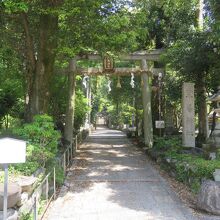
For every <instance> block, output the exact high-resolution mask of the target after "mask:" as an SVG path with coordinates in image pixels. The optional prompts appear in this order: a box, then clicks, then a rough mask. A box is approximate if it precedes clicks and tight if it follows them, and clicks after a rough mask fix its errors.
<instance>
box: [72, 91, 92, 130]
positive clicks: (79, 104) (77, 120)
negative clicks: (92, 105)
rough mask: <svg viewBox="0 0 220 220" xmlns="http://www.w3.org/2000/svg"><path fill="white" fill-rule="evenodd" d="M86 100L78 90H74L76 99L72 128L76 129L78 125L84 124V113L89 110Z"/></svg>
mask: <svg viewBox="0 0 220 220" xmlns="http://www.w3.org/2000/svg"><path fill="white" fill-rule="evenodd" d="M87 102H88V100H87V99H86V98H85V96H84V95H83V92H82V91H80V90H77V91H76V101H75V114H74V128H75V130H78V129H79V128H80V126H82V125H83V124H84V121H85V117H86V113H87V112H88V110H89V107H88V104H87Z"/></svg>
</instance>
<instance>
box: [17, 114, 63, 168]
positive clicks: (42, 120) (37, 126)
mask: <svg viewBox="0 0 220 220" xmlns="http://www.w3.org/2000/svg"><path fill="white" fill-rule="evenodd" d="M13 132H14V134H16V135H17V136H19V137H20V138H22V139H24V140H26V141H27V142H28V146H27V162H28V163H25V164H24V165H20V166H19V167H18V169H20V170H22V169H24V170H25V169H26V168H28V166H30V169H31V168H32V165H33V164H34V165H36V164H38V165H39V166H44V165H45V162H46V161H48V160H49V159H51V158H54V157H55V155H56V153H57V145H58V140H59V138H60V133H59V132H58V131H56V130H54V123H53V120H52V118H51V117H50V116H48V115H36V116H35V117H34V120H33V122H32V123H30V124H25V125H24V126H23V127H21V128H16V129H14V130H13ZM32 163H33V164H32ZM28 169H29V168H28ZM31 170H32V169H31ZM27 172H29V171H27Z"/></svg>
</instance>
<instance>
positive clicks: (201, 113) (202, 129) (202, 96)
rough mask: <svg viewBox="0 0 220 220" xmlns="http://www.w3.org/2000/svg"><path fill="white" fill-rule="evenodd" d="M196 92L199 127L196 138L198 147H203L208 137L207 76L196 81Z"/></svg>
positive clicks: (201, 75) (200, 76)
mask: <svg viewBox="0 0 220 220" xmlns="http://www.w3.org/2000/svg"><path fill="white" fill-rule="evenodd" d="M196 92H197V97H198V126H199V134H198V136H197V138H196V141H197V146H198V147H202V143H204V142H205V141H206V139H207V137H208V134H207V132H208V131H207V123H208V121H207V105H206V84H205V74H204V73H203V74H200V75H199V77H198V79H197V81H196Z"/></svg>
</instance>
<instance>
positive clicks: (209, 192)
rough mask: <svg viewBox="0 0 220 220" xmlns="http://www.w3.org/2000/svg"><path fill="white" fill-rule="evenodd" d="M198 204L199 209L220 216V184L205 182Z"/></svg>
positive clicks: (210, 181)
mask: <svg viewBox="0 0 220 220" xmlns="http://www.w3.org/2000/svg"><path fill="white" fill-rule="evenodd" d="M197 202H198V203H197V206H198V208H200V209H202V210H205V211H207V212H210V213H212V214H215V215H220V183H219V182H214V181H212V180H207V181H204V182H203V184H202V186H201V189H200V192H199V194H198V197H197Z"/></svg>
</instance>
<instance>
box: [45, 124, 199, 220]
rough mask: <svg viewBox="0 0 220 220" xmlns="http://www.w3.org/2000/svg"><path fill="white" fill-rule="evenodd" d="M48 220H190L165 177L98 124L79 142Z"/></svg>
mask: <svg viewBox="0 0 220 220" xmlns="http://www.w3.org/2000/svg"><path fill="white" fill-rule="evenodd" d="M47 219H48V220H190V219H192V220H194V219H197V218H196V217H193V215H192V214H191V212H190V210H189V209H188V208H187V207H185V205H184V204H183V203H181V202H180V200H179V199H178V198H177V196H176V195H175V194H174V193H173V192H172V190H171V189H170V188H169V186H168V184H167V183H166V182H165V180H164V179H163V178H162V177H161V176H160V175H159V174H158V172H157V171H156V170H155V169H154V168H153V167H152V166H151V165H150V163H149V162H148V161H147V159H146V156H145V155H144V154H143V152H142V151H140V150H139V149H138V148H136V147H135V146H133V145H132V144H131V143H130V142H129V140H128V139H127V138H126V136H125V135H124V134H123V133H122V132H120V131H115V130H109V129H106V128H98V129H97V131H96V132H94V133H93V134H92V135H91V136H90V137H89V138H88V139H87V141H86V142H85V143H84V144H83V145H81V146H80V151H79V152H78V154H77V157H76V160H75V162H74V164H73V166H72V167H71V169H70V171H69V174H68V176H67V179H66V182H65V186H64V187H63V188H62V189H61V193H60V195H59V197H58V199H57V200H56V201H55V202H54V203H53V204H52V207H51V208H50V210H49V214H48V217H47Z"/></svg>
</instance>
